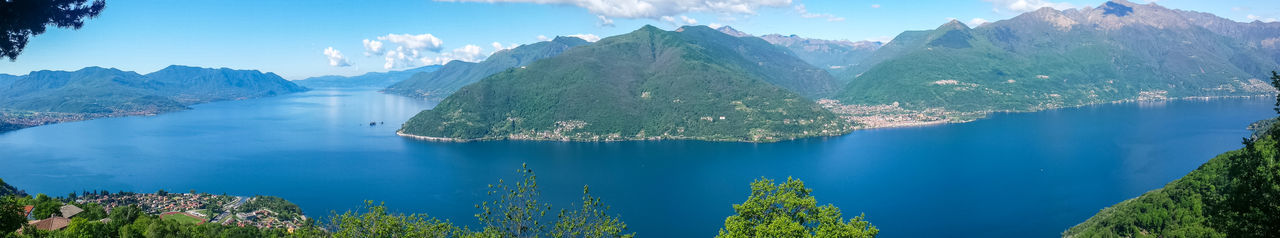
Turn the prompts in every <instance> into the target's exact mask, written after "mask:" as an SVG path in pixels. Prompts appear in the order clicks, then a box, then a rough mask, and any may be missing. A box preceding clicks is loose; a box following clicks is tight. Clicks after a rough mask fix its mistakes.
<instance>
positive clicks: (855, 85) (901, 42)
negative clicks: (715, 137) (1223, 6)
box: [835, 1, 1280, 112]
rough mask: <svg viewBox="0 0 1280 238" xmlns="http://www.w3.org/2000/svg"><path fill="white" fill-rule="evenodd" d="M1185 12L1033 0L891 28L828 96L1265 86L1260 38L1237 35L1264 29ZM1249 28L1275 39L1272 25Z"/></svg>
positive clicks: (1079, 101) (1017, 101)
mask: <svg viewBox="0 0 1280 238" xmlns="http://www.w3.org/2000/svg"><path fill="white" fill-rule="evenodd" d="M1188 14H1192V13H1188V12H1184V11H1177V10H1170V9H1167V8H1164V7H1162V6H1159V5H1156V4H1134V3H1129V2H1124V1H1113V2H1107V3H1105V4H1103V5H1102V6H1099V7H1098V8H1083V9H1069V10H1065V11H1058V10H1054V9H1052V8H1044V9H1040V10H1038V11H1034V12H1028V13H1024V14H1022V15H1019V16H1017V17H1014V18H1012V19H1009V20H1003V21H998V22H993V23H990V24H984V25H983V26H981V27H978V28H969V27H968V26H965V25H964V24H963V23H960V22H958V21H951V22H948V23H947V24H944V25H942V26H940V27H938V28H937V29H934V30H931V31H917V32H906V33H903V34H902V35H899V36H898V37H897V38H895V39H894V40H893V41H891V42H890V43H889V44H886V45H885V46H884V47H881V48H880V49H879V50H877V51H876V52H875V53H874V54H873V55H872V56H870V57H868V58H867V59H866V60H864V63H863V65H868V64H873V65H874V66H871V67H870V68H869V69H868V70H867V71H866V72H864V73H861V74H860V75H855V76H848V75H846V76H845V77H855V78H853V79H850V80H851V82H850V83H849V85H848V86H847V87H846V88H845V90H844V92H842V93H840V94H839V95H837V96H836V97H835V98H836V99H839V100H842V101H843V103H846V104H859V105H885V104H895V103H900V104H901V105H903V107H906V108H913V109H924V108H945V109H946V110H952V111H962V112H989V111H1029V110H1040V109H1047V108H1058V107H1069V106H1077V105H1087V104H1095V103H1106V102H1117V101H1130V100H1158V99H1165V98H1184V97H1220V96H1253V95H1265V94H1271V93H1274V89H1272V88H1271V87H1269V86H1268V85H1267V83H1266V82H1264V81H1263V80H1260V79H1264V78H1266V76H1265V74H1264V73H1266V72H1269V70H1272V69H1276V68H1277V62H1276V60H1275V58H1274V57H1272V56H1271V55H1268V54H1267V51H1266V49H1265V46H1264V44H1262V43H1261V42H1262V41H1258V43H1250V41H1248V39H1261V38H1266V36H1250V37H1252V38H1247V37H1237V36H1232V35H1224V34H1220V33H1217V32H1215V30H1214V29H1209V28H1206V26H1204V25H1201V24H1199V23H1198V22H1204V20H1194V19H1197V18H1190V17H1187V15H1188ZM1198 16H1199V17H1201V18H1204V17H1205V16H1204V14H1200V15H1198ZM1213 19H1216V20H1219V21H1230V20H1226V19H1221V18H1213ZM1238 24H1246V25H1250V26H1251V27H1253V26H1257V27H1263V25H1264V24H1263V23H1238ZM1217 31H1222V32H1225V31H1227V30H1222V29H1219V30H1217ZM1250 34H1261V35H1269V36H1270V37H1277V36H1280V31H1270V32H1254V33H1250ZM1241 35H1246V34H1241Z"/></svg>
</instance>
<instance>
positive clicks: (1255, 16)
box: [1245, 14, 1276, 22]
mask: <svg viewBox="0 0 1280 238" xmlns="http://www.w3.org/2000/svg"><path fill="white" fill-rule="evenodd" d="M1245 18H1249V20H1251V21H1261V22H1276V18H1274V17H1269V18H1268V17H1261V16H1257V15H1253V14H1249V15H1248V16H1245Z"/></svg>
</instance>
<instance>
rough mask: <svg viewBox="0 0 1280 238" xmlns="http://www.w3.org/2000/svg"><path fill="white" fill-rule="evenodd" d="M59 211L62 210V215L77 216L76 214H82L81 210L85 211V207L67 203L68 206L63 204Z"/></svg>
mask: <svg viewBox="0 0 1280 238" xmlns="http://www.w3.org/2000/svg"><path fill="white" fill-rule="evenodd" d="M58 211H61V212H62V217H73V216H76V214H80V212H83V211H84V209H81V208H80V207H77V206H76V205H71V204H67V205H66V206H62V207H61V208H58Z"/></svg>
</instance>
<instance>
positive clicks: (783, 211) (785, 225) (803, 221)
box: [716, 178, 880, 238]
mask: <svg viewBox="0 0 1280 238" xmlns="http://www.w3.org/2000/svg"><path fill="white" fill-rule="evenodd" d="M811 192H812V190H811V189H808V188H805V187H804V182H802V181H800V180H798V179H792V178H787V182H785V183H782V184H774V183H773V180H772V179H767V178H761V179H758V180H755V181H754V182H752V183H751V195H750V196H748V197H747V201H745V202H743V203H742V204H735V205H733V210H734V211H736V212H737V214H735V215H732V216H729V217H728V218H726V219H725V221H724V228H722V229H720V234H719V235H717V236H716V237H853V238H864V237H866V238H870V237H875V236H876V235H877V234H879V233H880V230H879V229H876V227H875V226H873V225H871V223H870V222H867V221H864V220H863V218H864V216H865V215H859V216H857V217H854V218H853V219H849V220H848V222H845V220H844V218H843V217H842V214H841V212H840V209H839V208H836V207H835V206H834V205H831V204H827V205H824V206H818V205H817V204H818V202H817V199H815V198H814V197H813V196H812V195H810V194H809V193H811Z"/></svg>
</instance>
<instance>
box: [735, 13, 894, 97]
mask: <svg viewBox="0 0 1280 238" xmlns="http://www.w3.org/2000/svg"><path fill="white" fill-rule="evenodd" d="M716 30H717V31H720V32H722V33H725V34H727V35H731V36H737V37H754V36H752V35H751V34H747V33H745V32H742V31H738V30H737V29H734V28H733V27H730V26H722V27H720V28H716ZM760 39H764V40H765V41H767V42H769V43H770V44H773V45H777V46H781V47H785V48H787V49H789V50H791V52H792V53H794V54H795V56H796V57H799V58H800V59H801V60H804V61H805V62H807V63H809V64H810V65H813V66H815V67H818V68H821V69H825V70H827V71H829V72H831V74H832V75H842V74H844V73H845V71H847V70H848V69H850V68H852V67H855V66H858V65H859V63H861V62H862V60H864V59H866V58H867V57H869V56H871V54H872V53H873V52H875V51H876V50H877V49H879V48H880V46H881V45H882V43H881V42H875V41H858V42H852V41H848V40H823V39H812V38H804V37H800V36H797V35H789V36H784V35H780V34H769V35H763V36H760ZM836 79H837V80H839V79H840V78H838V77H837V78H836ZM845 83H847V82H845V81H840V82H838V83H837V84H838V85H844V84H845Z"/></svg>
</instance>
